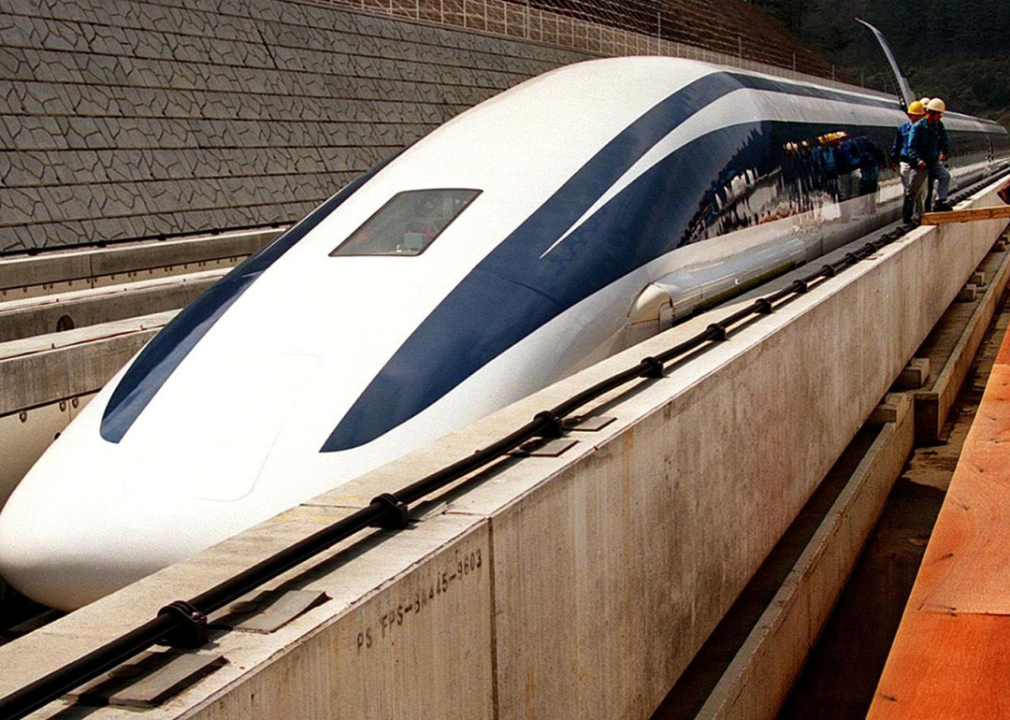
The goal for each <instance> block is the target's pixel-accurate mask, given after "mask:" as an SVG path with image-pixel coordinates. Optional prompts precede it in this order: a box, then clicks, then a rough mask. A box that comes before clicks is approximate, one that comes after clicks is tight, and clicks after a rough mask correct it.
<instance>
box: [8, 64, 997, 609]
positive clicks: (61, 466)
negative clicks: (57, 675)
mask: <svg viewBox="0 0 1010 720" xmlns="http://www.w3.org/2000/svg"><path fill="white" fill-rule="evenodd" d="M903 120H904V115H903V113H902V111H901V108H900V106H899V105H898V103H897V102H895V101H893V100H889V99H886V98H882V97H880V96H877V95H872V94H862V93H859V92H854V91H847V90H840V89H834V88H828V87H823V86H819V85H816V84H809V83H804V82H795V81H787V80H784V79H781V78H776V77H771V76H765V75H760V74H756V73H751V72H744V71H741V70H736V69H731V68H726V67H719V66H715V65H711V64H705V63H700V62H692V61H686V60H679V59H670V58H658V57H648V58H621V59H607V60H596V61H590V62H586V63H580V64H577V65H573V66H569V67H565V68H562V69H559V70H555V71H553V72H549V73H547V74H545V75H543V76H540V77H537V78H535V79H532V80H530V81H528V82H525V83H523V84H522V85H519V86H518V87H516V88H514V89H512V90H509V91H508V92H505V93H503V94H502V95H500V96H498V97H496V98H493V99H491V100H489V101H487V102H485V103H483V104H481V105H479V106H477V107H475V108H473V109H471V110H469V111H468V112H465V113H463V114H462V115H460V116H459V117H457V118H455V119H453V120H452V121H450V122H448V123H446V124H445V125H444V126H443V127H441V128H439V129H438V130H436V131H434V132H432V133H431V134H430V135H428V136H427V137H425V138H424V139H422V140H420V141H419V142H417V143H416V144H415V145H413V146H412V147H410V148H409V149H407V150H406V151H404V152H402V153H401V154H399V155H398V156H397V157H395V158H394V159H392V160H390V161H388V162H386V163H385V164H383V165H382V166H380V167H378V168H376V169H374V170H372V171H371V172H370V173H368V175H366V176H364V177H363V178H361V179H359V180H358V181H356V182H354V183H353V184H351V185H350V186H348V187H347V188H345V189H344V190H342V191H341V192H339V193H338V194H337V195H335V196H334V197H332V198H331V199H329V200H328V201H327V202H326V203H325V204H323V205H322V206H321V207H319V208H318V209H317V210H315V211H314V212H313V213H312V214H311V215H309V216H308V217H307V218H305V219H304V220H302V221H301V222H300V223H299V224H298V225H296V226H295V227H293V228H292V229H290V230H289V231H288V232H287V233H286V234H284V235H283V236H282V237H281V238H279V239H278V240H277V241H276V242H274V243H273V244H272V245H270V246H269V247H268V248H266V249H265V250H263V251H262V252H261V253H259V254H258V255H256V256H254V257H252V258H250V259H249V260H248V261H247V262H245V263H244V264H243V265H241V266H240V267H238V268H236V269H235V270H234V271H233V272H232V273H231V274H230V275H228V276H227V277H226V278H225V279H223V280H222V281H221V282H219V283H218V284H217V285H215V286H214V287H213V288H211V289H210V290H208V291H207V292H206V293H205V294H204V295H202V296H201V297H200V298H199V299H197V300H196V301H195V302H194V303H193V304H192V305H190V306H189V307H187V308H186V309H185V310H184V311H183V312H181V313H180V314H179V315H178V316H177V317H176V318H175V319H174V320H173V321H172V322H171V323H170V324H169V325H168V326H167V327H165V329H164V330H163V331H162V332H161V333H159V334H158V335H157V336H156V337H155V338H154V339H153V340H152V341H151V342H150V343H149V344H148V345H147V346H146V347H145V348H144V349H143V350H142V351H141V352H140V353H139V354H138V355H137V356H136V357H135V358H133V360H132V361H131V362H130V363H129V364H128V365H127V366H126V367H125V368H123V370H122V371H121V372H120V373H119V374H118V375H116V377H115V378H113V380H112V381H111V382H109V383H108V385H107V387H105V389H104V390H102V392H101V393H100V394H99V395H98V396H97V397H96V398H95V399H94V400H93V401H92V402H91V403H90V404H89V405H88V406H87V408H86V409H85V410H84V411H83V412H82V413H81V415H80V416H79V417H78V418H77V419H76V420H75V421H74V422H73V423H72V424H71V425H70V427H69V428H68V429H67V430H66V432H65V433H64V434H63V435H62V436H61V437H60V438H59V439H58V440H57V441H56V442H55V443H54V445H53V446H52V447H51V448H50V449H49V450H48V452H46V454H45V455H44V456H43V457H42V458H41V459H40V460H39V462H38V463H37V465H36V466H35V467H34V469H33V470H32V471H31V472H30V473H29V475H28V476H27V477H26V478H25V479H24V481H23V482H22V483H21V485H20V486H19V487H18V488H17V490H16V491H15V493H14V495H13V496H12V497H11V499H10V501H9V503H8V504H7V506H6V508H5V509H4V511H3V513H2V515H0V573H2V574H3V576H4V577H5V578H6V579H7V580H8V581H9V582H10V583H11V584H12V585H13V586H14V587H15V588H17V589H19V590H20V591H22V592H23V593H25V594H26V595H28V596H30V597H32V598H35V599H37V600H39V601H41V602H43V603H45V604H48V605H51V606H55V607H59V608H73V607H77V606H80V605H82V604H84V603H87V602H89V601H91V600H94V599H95V598H98V597H101V596H102V595H105V594H107V593H109V592H111V591H113V590H115V589H117V588H119V587H121V586H123V585H126V584H128V583H130V582H131V581H133V580H136V579H138V578H140V577H142V576H144V575H147V574H149V573H151V572H153V571H155V570H157V569H159V568H161V567H164V566H165V565H168V564H170V563H172V562H174V561H176V560H179V559H181V558H184V557H186V556H188V555H190V554H191V553H194V552H196V551H198V550H201V549H202V548H205V547H207V546H209V545H211V544H213V543H216V542H218V541H220V540H222V539H224V538H227V537H229V536H230V535H232V534H234V533H236V532H238V531H240V530H242V529H244V528H247V527H250V526H251V525H254V524H256V523H258V522H260V521H262V520H264V519H266V518H268V517H270V516H272V515H274V514H276V513H278V512H281V511H283V510H285V509H287V508H289V507H291V506H293V505H296V504H297V503H299V502H301V501H304V500H307V499H309V498H311V497H313V496H315V495H317V494H319V493H322V492H324V491H326V490H328V489H330V488H332V487H334V486H337V485H339V484H341V483H343V482H346V481H348V480H350V479H352V478H355V477H358V476H360V475H361V474H363V473H365V472H367V471H369V470H371V469H373V468H376V467H378V466H380V465H382V464H384V463H387V462H389V461H391V460H393V459H394V458H397V457H399V456H401V455H403V454H404V453H406V452H408V451H410V450H412V449H414V448H418V447H420V446H423V445H424V444H426V443H429V442H431V441H433V440H434V439H436V438H438V437H440V436H442V435H445V434H446V433H448V432H451V431H453V430H456V429H459V428H461V427H464V426H466V425H467V424H469V423H471V422H472V421H474V420H476V419H477V418H480V417H482V416H484V415H486V414H488V413H490V412H492V411H494V410H496V409H498V408H501V407H503V406H505V405H507V404H509V403H511V402H513V401H515V400H518V399H520V398H522V397H524V396H526V395H528V394H529V393H531V392H533V391H535V390H538V389H539V388H542V387H544V386H546V385H548V384H549V383H551V382H554V381H556V380H558V379H559V378H562V377H564V376H566V375H568V374H570V373H572V372H573V371H575V370H577V369H579V368H581V367H584V366H586V365H587V364H590V363H592V362H594V361H596V360H598V359H600V358H603V357H605V356H607V355H610V354H611V353H613V352H615V351H617V350H620V349H623V348H624V347H626V346H627V345H628V344H629V343H630V342H631V341H632V340H634V339H637V338H639V337H640V336H641V334H642V332H655V331H656V330H658V328H659V327H660V322H659V320H658V314H659V313H660V310H663V312H665V314H666V315H665V317H667V319H668V318H669V317H678V316H682V315H684V314H686V313H689V312H691V311H692V310H694V309H695V308H697V307H698V306H699V305H702V304H705V303H706V302H710V301H711V299H712V297H714V296H719V295H723V294H725V292H726V291H728V290H729V289H730V288H733V287H739V286H741V285H745V284H746V283H747V282H749V281H752V280H754V279H757V278H760V277H766V276H768V275H770V274H773V273H775V272H779V271H782V270H784V269H787V268H789V267H792V266H795V265H796V264H798V263H802V262H804V261H806V260H809V259H812V258H814V257H817V256H818V255H820V254H822V253H823V252H825V251H827V250H829V249H831V248H834V247H836V246H838V245H840V244H842V243H845V242H847V241H849V240H851V239H854V238H856V237H858V236H861V235H863V234H865V233H866V232H869V231H871V230H872V229H873V228H875V227H878V226H880V225H882V224H883V223H885V222H887V221H889V220H892V219H894V218H895V217H896V215H897V213H898V210H899V205H900V196H901V184H900V181H899V178H898V176H897V174H896V173H893V172H892V171H891V170H890V167H889V164H888V159H887V157H886V151H887V149H888V148H889V147H890V143H891V141H892V138H893V136H894V130H895V127H896V126H897V125H899V124H900V123H901V122H902V121H903ZM945 124H946V125H947V128H948V130H949V132H950V136H951V142H952V146H953V157H952V158H951V164H952V171H953V174H954V176H955V178H956V181H960V182H961V183H964V182H967V181H969V180H972V179H975V178H979V177H981V176H983V175H984V174H985V173H987V172H988V171H989V170H990V169H992V168H993V166H994V164H996V163H999V162H1002V161H1004V160H1006V159H1007V157H1008V155H1010V144H1008V139H1007V134H1006V131H1005V130H1003V129H1002V128H1000V127H999V126H997V125H995V124H994V123H990V122H987V121H983V120H978V119H973V118H969V117H966V116H960V115H956V114H953V113H951V114H948V115H947V116H946V117H945ZM643 328H645V330H644V331H643V330H642V329H643Z"/></svg>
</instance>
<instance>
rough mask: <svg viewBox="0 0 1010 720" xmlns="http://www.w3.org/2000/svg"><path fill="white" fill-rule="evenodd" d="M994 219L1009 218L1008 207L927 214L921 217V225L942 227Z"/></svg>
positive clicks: (1009, 209)
mask: <svg viewBox="0 0 1010 720" xmlns="http://www.w3.org/2000/svg"><path fill="white" fill-rule="evenodd" d="M994 218H1010V205H1000V206H997V207H985V208H974V209H972V210H951V211H950V212H929V213H926V214H924V215H923V216H922V224H923V225H942V224H944V223H963V222H973V221H975V220H992V219H994Z"/></svg>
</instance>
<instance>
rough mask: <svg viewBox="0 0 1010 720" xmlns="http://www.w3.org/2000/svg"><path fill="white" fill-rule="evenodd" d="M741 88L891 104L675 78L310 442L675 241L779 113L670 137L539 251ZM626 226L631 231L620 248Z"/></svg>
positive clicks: (417, 408) (496, 346)
mask: <svg viewBox="0 0 1010 720" xmlns="http://www.w3.org/2000/svg"><path fill="white" fill-rule="evenodd" d="M741 88H748V89H755V90H765V91H771V92H780V93H783V94H787V95H792V96H801V97H815V98H818V99H825V100H842V101H845V102H849V103H852V104H857V105H863V106H868V107H880V108H885V109H897V108H896V104H895V103H894V102H887V101H884V100H876V99H873V98H860V97H853V96H850V95H845V94H842V93H838V92H835V91H832V90H828V89H824V88H816V87H806V86H797V85H792V84H789V83H784V82H780V81H777V80H774V79H770V78H763V77H754V76H749V75H738V74H735V73H719V74H716V75H709V76H706V77H704V78H701V79H700V80H697V81H696V82H694V83H693V84H691V85H689V86H687V87H685V88H684V89H683V90H681V91H679V92H677V93H675V94H674V95H672V96H670V97H669V98H667V99H666V100H664V101H662V102H661V103H659V104H658V105H656V106H655V107H654V108H653V109H652V110H650V111H649V112H647V113H646V114H645V115H644V116H642V118H640V119H639V120H637V121H636V122H634V123H633V124H632V125H631V126H629V127H628V128H627V129H626V130H625V131H624V132H622V133H621V134H620V135H618V136H617V137H616V138H615V139H614V140H613V141H611V142H610V143H609V144H608V145H607V146H606V147H605V148H604V149H603V150H601V151H600V152H599V153H598V154H597V155H596V156H595V157H594V158H592V160H590V161H589V163H587V164H586V165H585V166H584V167H583V168H582V169H580V170H579V172H578V173H576V174H575V175H574V176H573V177H572V178H571V179H570V180H569V181H568V182H567V183H565V185H564V186H563V187H562V188H561V189H559V190H558V191H557V193H555V195H554V196H553V197H551V198H550V199H549V200H548V201H547V202H546V203H545V204H544V205H543V206H542V207H541V208H540V209H539V210H538V211H537V212H535V213H534V214H533V215H532V216H531V217H530V218H529V219H528V220H527V221H526V222H524V223H523V224H522V225H521V226H520V227H519V228H518V229H517V230H516V231H515V232H513V233H512V235H510V236H509V237H508V238H506V239H505V240H504V241H503V242H502V243H501V244H500V245H499V246H498V247H497V248H496V249H495V250H494V251H493V252H492V253H491V254H489V255H488V257H487V258H485V260H483V261H482V262H481V263H480V264H479V265H478V266H477V267H476V268H475V269H474V270H473V272H472V273H471V274H470V275H469V276H467V277H466V278H464V280H463V281H462V282H461V283H460V284H459V285H458V286H457V287H456V288H455V289H454V290H453V291H452V292H451V293H450V294H449V296H448V297H446V299H445V300H444V301H443V302H442V303H441V304H440V305H439V306H438V307H437V308H436V309H435V310H434V311H433V312H432V314H431V315H430V316H429V317H428V318H427V319H426V320H425V321H424V322H423V323H422V324H421V325H420V326H419V327H418V328H417V330H415V331H414V333H413V334H412V335H411V336H410V337H409V338H408V339H407V340H406V342H405V343H404V344H403V345H402V346H401V347H400V348H399V350H397V352H396V353H395V354H394V355H393V357H392V358H391V359H390V360H389V362H388V363H387V364H386V366H385V367H383V368H382V370H381V371H380V372H379V374H378V375H377V376H376V377H375V378H374V379H373V380H372V382H371V383H370V384H369V386H368V387H367V388H366V389H365V391H364V392H363V393H362V394H361V396H360V397H359V398H358V399H357V400H356V401H355V403H354V405H353V406H352V407H351V409H350V410H349V411H348V412H347V414H346V415H345V416H344V417H343V418H342V419H341V420H340V422H339V424H338V425H337V427H336V428H335V429H334V430H333V432H332V433H331V434H330V436H329V437H328V438H327V440H326V442H325V443H324V444H323V447H322V448H321V450H320V451H321V452H337V451H340V450H348V449H351V448H354V447H358V446H360V445H363V444H365V443H368V442H371V441H372V440H374V439H376V438H378V437H379V436H381V435H383V434H385V433H386V432H388V431H389V430H391V429H393V428H394V427H396V426H398V425H400V424H401V423H403V422H406V421H407V420H409V419H410V418H412V417H414V416H415V415H417V414H418V413H420V412H422V411H423V410H425V409H426V408H428V407H430V406H431V405H432V404H434V403H435V402H436V401H438V400H439V399H441V398H442V397H444V396H445V395H446V394H447V393H449V392H450V391H452V390H453V388H455V387H456V386H458V385H459V384H460V383H462V382H463V381H464V380H466V379H467V378H468V377H470V376H471V375H473V374H474V373H475V372H477V371H478V370H479V369H480V368H482V367H483V366H484V365H486V364H487V363H488V362H490V361H491V360H493V359H494V358H496V357H497V356H498V355H500V354H501V353H502V352H504V351H506V350H508V349H509V348H510V347H512V346H513V345H515V344H516V343H518V342H520V341H521V340H523V339H524V338H526V337H527V336H529V335H530V334H531V333H532V332H534V331H535V330H537V329H538V328H540V327H542V326H543V325H544V324H546V323H547V322H549V321H550V320H552V319H553V318H555V317H557V316H558V315H560V314H561V313H562V312H564V311H566V310H568V309H569V308H570V307H572V306H573V305H575V304H576V303H578V302H579V301H581V300H583V299H585V298H587V297H588V296H590V295H591V294H593V293H594V292H597V291H598V290H600V289H602V288H603V287H605V286H607V285H608V284H610V283H612V282H614V281H615V280H617V279H619V278H620V277H622V276H624V275H626V274H627V273H629V272H632V271H634V270H636V269H637V268H639V267H642V266H643V265H645V264H646V263H648V262H649V261H651V260H654V259H655V258H657V257H659V256H661V255H663V254H664V253H666V252H669V251H670V250H672V249H674V248H675V247H676V246H677V245H678V244H680V243H681V242H682V241H683V240H684V238H685V235H686V232H687V230H688V223H689V222H690V221H691V219H692V218H693V217H694V216H695V215H696V214H697V213H698V211H699V205H700V204H701V203H702V202H704V201H703V200H702V198H705V197H706V193H707V192H708V191H710V189H711V183H712V182H713V180H714V179H716V178H719V177H720V176H722V175H724V174H725V173H726V171H727V170H732V169H734V168H735V169H738V170H745V169H748V168H755V167H758V166H759V165H760V164H761V162H762V160H763V158H762V157H760V156H761V155H764V154H765V153H764V146H762V144H761V140H760V136H761V134H762V132H768V129H769V128H771V127H773V126H775V125H781V124H776V123H768V122H766V123H751V124H746V125H737V126H732V127H729V128H722V129H718V130H715V131H713V132H712V133H709V134H707V135H705V136H703V137H702V138H700V139H698V140H696V141H694V142H692V143H690V144H689V145H688V146H685V147H684V148H681V149H679V150H678V151H676V152H675V153H673V154H672V155H671V156H669V157H668V158H666V159H665V160H664V161H662V162H661V163H659V164H658V165H656V166H655V167H653V168H652V169H650V170H649V171H648V172H647V173H646V174H645V175H643V176H642V177H640V178H638V179H637V180H636V181H635V182H634V183H633V184H632V185H631V186H629V187H628V188H625V189H624V190H623V191H622V192H621V193H620V194H619V195H618V196H617V197H615V198H614V199H612V200H611V201H610V202H608V204H607V205H606V206H605V207H604V208H603V209H601V210H600V211H598V212H597V213H595V214H594V215H593V216H592V217H591V218H590V219H589V220H588V221H587V222H586V223H585V224H584V225H582V226H581V227H579V228H578V229H577V230H576V231H574V232H573V233H572V234H571V235H570V236H569V237H568V238H566V239H565V241H564V242H562V243H561V244H560V245H558V246H557V247H556V248H555V249H553V250H552V251H551V252H550V253H549V254H548V255H547V256H546V257H544V258H542V259H541V257H540V256H541V255H542V254H543V252H544V251H545V250H547V249H548V248H549V247H550V246H551V245H552V244H553V243H554V242H555V241H556V240H557V238H559V237H560V236H561V235H562V234H563V233H564V232H565V231H567V230H568V229H569V228H570V227H571V226H572V224H574V223H575V222H576V221H577V220H578V218H580V217H581V216H582V215H583V214H584V213H585V212H586V210H588V209H589V208H590V207H591V206H592V205H593V203H595V202H596V200H597V199H598V198H599V197H600V196H601V195H602V194H603V193H604V192H606V191H607V190H608V189H609V188H610V187H611V186H612V185H613V184H614V183H615V182H616V181H617V179H618V178H620V177H621V175H623V174H624V172H625V171H626V170H627V169H628V168H630V167H631V166H632V165H633V164H634V163H635V162H636V161H637V160H638V159H639V158H640V157H641V156H642V155H643V154H644V153H645V152H646V151H648V150H649V149H650V148H651V147H653V146H654V145H655V144H656V143H657V142H659V140H661V139H662V138H663V137H665V136H666V135H667V134H668V133H670V132H671V131H672V130H673V129H675V128H676V127H677V126H678V125H679V124H680V123H681V122H683V121H684V120H686V119H687V118H688V117H690V116H691V115H693V114H694V113H696V112H698V111H699V110H701V109H703V108H704V107H705V106H706V105H708V104H710V103H712V102H714V101H715V100H718V99H719V98H721V97H723V96H724V95H726V94H728V93H730V92H732V91H734V90H737V89H741ZM793 127H795V129H796V130H800V129H801V128H805V129H806V134H800V135H798V136H797V137H794V138H789V139H797V140H799V139H806V138H809V137H811V134H810V133H813V135H814V136H816V132H815V131H814V130H813V129H812V126H808V125H801V124H797V125H795V126H793ZM762 128H764V130H762ZM837 129H838V127H835V126H830V127H821V128H819V130H818V131H819V132H821V133H823V132H827V131H832V130H837ZM889 132H893V131H889ZM727 161H730V163H731V165H732V167H731V166H730V165H727ZM629 237H631V238H636V242H635V245H634V247H632V248H630V249H629V248H628V246H627V240H626V238H629ZM489 319H493V322H491V321H489Z"/></svg>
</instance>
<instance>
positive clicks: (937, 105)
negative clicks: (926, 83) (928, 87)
mask: <svg viewBox="0 0 1010 720" xmlns="http://www.w3.org/2000/svg"><path fill="white" fill-rule="evenodd" d="M926 109H927V110H932V111H933V112H938V113H945V112H947V103H945V102H944V101H943V100H941V99H940V98H933V99H932V100H930V101H929V102H928V103H926Z"/></svg>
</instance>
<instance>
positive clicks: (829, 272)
mask: <svg viewBox="0 0 1010 720" xmlns="http://www.w3.org/2000/svg"><path fill="white" fill-rule="evenodd" d="M821 274H822V275H824V277H829V278H832V277H834V276H835V275H837V274H838V269H837V268H836V267H835V266H834V265H822V266H821Z"/></svg>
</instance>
